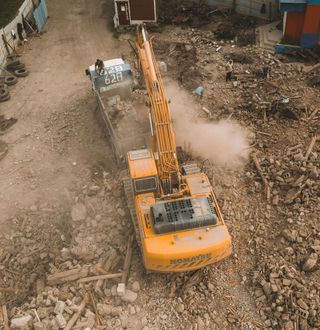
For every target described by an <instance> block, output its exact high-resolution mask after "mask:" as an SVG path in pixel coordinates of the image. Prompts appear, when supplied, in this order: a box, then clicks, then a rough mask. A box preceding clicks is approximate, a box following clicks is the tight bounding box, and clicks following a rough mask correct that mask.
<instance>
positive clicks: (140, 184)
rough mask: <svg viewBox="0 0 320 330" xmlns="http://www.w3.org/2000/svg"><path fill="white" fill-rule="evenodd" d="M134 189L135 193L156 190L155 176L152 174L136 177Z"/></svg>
mask: <svg viewBox="0 0 320 330" xmlns="http://www.w3.org/2000/svg"><path fill="white" fill-rule="evenodd" d="M134 189H135V191H136V193H143V192H149V191H156V190H158V182H157V178H156V177H154V176H152V177H147V178H143V179H136V180H134Z"/></svg>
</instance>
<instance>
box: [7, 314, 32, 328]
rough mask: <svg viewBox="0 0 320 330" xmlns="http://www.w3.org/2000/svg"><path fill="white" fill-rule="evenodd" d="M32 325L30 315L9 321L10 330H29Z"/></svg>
mask: <svg viewBox="0 0 320 330" xmlns="http://www.w3.org/2000/svg"><path fill="white" fill-rule="evenodd" d="M32 324H33V322H32V317H31V316H30V315H25V316H21V317H16V318H14V319H12V320H11V329H23V330H25V329H31V327H32Z"/></svg>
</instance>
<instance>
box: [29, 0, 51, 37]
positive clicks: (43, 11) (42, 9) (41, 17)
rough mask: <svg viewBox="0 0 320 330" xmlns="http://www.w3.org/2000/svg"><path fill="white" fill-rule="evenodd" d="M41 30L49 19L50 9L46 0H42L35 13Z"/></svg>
mask: <svg viewBox="0 0 320 330" xmlns="http://www.w3.org/2000/svg"><path fill="white" fill-rule="evenodd" d="M33 16H34V19H35V20H36V23H37V27H38V29H39V31H41V30H42V29H43V27H44V26H45V24H46V22H47V19H48V10H47V6H46V2H45V0H41V2H40V4H39V6H38V8H37V9H36V10H35V11H34V13H33Z"/></svg>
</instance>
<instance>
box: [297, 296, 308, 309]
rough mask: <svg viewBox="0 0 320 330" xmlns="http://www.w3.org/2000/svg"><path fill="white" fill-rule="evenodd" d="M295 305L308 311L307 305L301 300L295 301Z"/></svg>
mask: <svg viewBox="0 0 320 330" xmlns="http://www.w3.org/2000/svg"><path fill="white" fill-rule="evenodd" d="M297 304H298V306H300V307H301V308H302V309H304V310H308V309H309V307H308V305H307V304H306V303H305V302H304V300H303V299H301V298H300V299H299V300H298V301H297Z"/></svg>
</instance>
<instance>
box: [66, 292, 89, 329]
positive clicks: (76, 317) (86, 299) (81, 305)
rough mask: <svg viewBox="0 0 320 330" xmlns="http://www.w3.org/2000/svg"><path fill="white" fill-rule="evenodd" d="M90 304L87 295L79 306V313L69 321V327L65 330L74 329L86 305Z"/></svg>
mask: <svg viewBox="0 0 320 330" xmlns="http://www.w3.org/2000/svg"><path fill="white" fill-rule="evenodd" d="M89 302H90V298H89V295H88V293H86V294H85V295H84V297H83V300H82V302H81V304H80V306H79V309H78V311H77V312H76V313H75V314H73V316H72V318H71V319H70V320H69V322H68V324H67V326H66V327H65V328H64V330H71V329H72V327H73V326H74V325H75V323H76V322H77V320H78V318H79V317H80V315H81V314H82V312H83V310H84V308H85V307H86V305H87V304H88V303H89Z"/></svg>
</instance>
